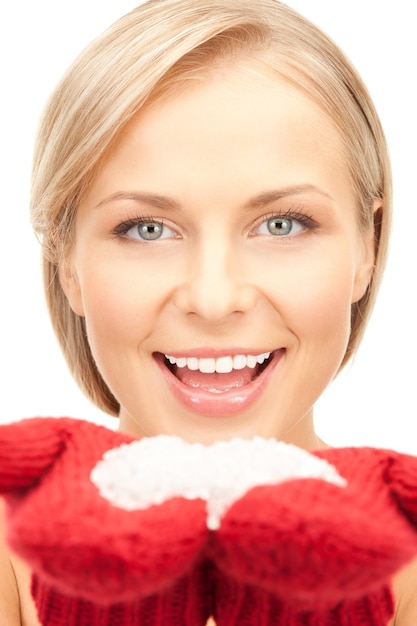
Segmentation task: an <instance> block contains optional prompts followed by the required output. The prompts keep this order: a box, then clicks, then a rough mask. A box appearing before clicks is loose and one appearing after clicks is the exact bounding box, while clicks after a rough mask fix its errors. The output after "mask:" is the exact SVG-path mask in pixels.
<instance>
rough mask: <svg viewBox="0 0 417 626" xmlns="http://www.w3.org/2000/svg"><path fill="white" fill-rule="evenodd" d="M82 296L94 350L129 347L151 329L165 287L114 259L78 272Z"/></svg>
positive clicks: (141, 271) (129, 265)
mask: <svg viewBox="0 0 417 626" xmlns="http://www.w3.org/2000/svg"><path fill="white" fill-rule="evenodd" d="M80 274H81V276H82V280H81V293H82V299H83V304H84V313H85V320H86V327H87V332H88V336H89V341H90V344H91V346H92V349H93V351H95V350H101V349H102V348H103V347H104V348H105V349H109V347H110V346H111V345H112V344H120V343H125V344H128V343H130V344H132V342H133V341H140V340H141V339H142V338H144V337H146V336H147V335H148V334H149V333H150V332H151V330H152V327H153V325H154V322H155V318H156V317H157V314H158V310H159V308H160V307H161V305H162V303H163V302H164V297H165V295H164V294H165V293H166V291H167V285H166V284H164V282H163V281H161V280H158V278H157V276H155V275H154V274H150V273H149V272H148V271H147V270H146V268H138V266H137V264H136V263H132V264H131V263H128V262H126V261H124V262H122V261H120V262H119V261H118V260H114V259H113V261H112V262H109V263H103V259H102V257H101V260H100V263H97V264H95V263H94V261H93V259H91V261H90V262H89V264H88V269H85V270H84V271H82V272H80Z"/></svg>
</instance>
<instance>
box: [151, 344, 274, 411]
mask: <svg viewBox="0 0 417 626" xmlns="http://www.w3.org/2000/svg"><path fill="white" fill-rule="evenodd" d="M211 352H212V353H213V354H210V355H209V354H208V352H205V353H204V356H206V357H207V356H214V351H211ZM199 353H200V354H201V351H199ZM177 354H178V353H175V354H174V355H173V356H176V357H177ZM215 354H216V356H221V355H220V354H219V352H218V351H216V353H215ZM227 354H230V352H228V353H227ZM236 354H237V353H236ZM239 354H248V352H246V351H245V352H239ZM284 354H285V349H280V350H275V351H274V352H273V356H272V360H271V362H270V363H269V364H268V367H266V369H265V370H263V372H261V373H260V374H259V376H257V377H256V378H255V379H254V380H252V381H251V382H250V383H249V384H248V385H244V386H243V387H239V388H238V389H231V390H229V391H225V392H224V393H220V394H213V393H211V392H209V391H207V390H205V389H196V388H191V387H189V386H188V385H185V384H184V383H182V382H181V381H180V380H178V378H176V376H174V374H173V373H172V372H171V371H170V370H169V369H168V367H167V366H166V365H165V363H164V357H163V355H162V354H158V353H155V355H154V358H155V362H156V363H157V365H158V367H159V369H160V370H161V373H162V375H163V376H164V380H165V381H166V383H167V385H168V387H169V388H170V390H171V392H172V393H173V394H174V396H175V398H176V399H177V400H178V401H179V402H180V403H181V404H182V405H183V406H184V407H185V408H187V409H189V410H191V411H193V412H194V413H198V414H200V415H205V416H213V417H222V416H228V415H236V414H237V413H239V412H241V411H244V410H245V409H247V408H248V407H249V406H250V405H252V404H253V403H254V402H256V400H257V399H258V398H259V396H260V395H261V394H262V392H263V391H264V389H265V387H266V386H267V384H268V382H269V380H270V378H271V376H272V374H273V372H274V370H275V368H276V367H277V365H278V363H279V362H280V360H281V358H282V356H283V355H284ZM178 356H179V354H178ZM187 356H196V355H192V354H191V353H190V352H187Z"/></svg>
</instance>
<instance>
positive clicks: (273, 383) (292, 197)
mask: <svg viewBox="0 0 417 626" xmlns="http://www.w3.org/2000/svg"><path fill="white" fill-rule="evenodd" d="M371 235H372V234H369V235H368V236H364V235H361V234H360V233H359V230H358V226H357V208H356V202H355V197H354V194H353V191H352V184H351V181H350V178H349V173H348V168H347V164H346V157H345V154H344V151H343V146H342V144H341V141H340V138H339V136H338V133H337V132H336V130H335V129H334V128H333V125H332V123H331V121H330V120H329V119H328V118H327V117H326V115H325V114H324V113H322V112H321V111H320V110H319V109H318V108H317V107H316V106H315V104H314V103H313V102H312V101H310V100H309V99H308V98H307V97H306V96H304V95H303V94H302V93H300V92H298V91H297V90H295V89H294V88H292V87H290V86H289V85H288V84H286V83H285V82H283V81H281V80H280V79H279V78H277V76H275V75H272V73H268V70H267V69H266V68H263V67H262V66H261V65H260V64H258V65H256V64H255V63H254V62H252V63H250V64H246V65H244V64H243V62H242V63H241V64H240V65H235V66H233V67H227V68H226V71H224V72H221V71H220V70H219V71H218V72H217V73H216V74H214V75H213V76H211V77H210V78H207V79H206V80H205V81H203V80H202V81H201V82H199V83H198V84H196V85H195V86H193V87H192V88H191V87H190V88H188V89H187V90H185V91H184V92H183V93H182V94H180V95H176V96H175V97H170V98H167V99H165V100H164V101H160V102H158V103H155V104H154V105H153V106H151V107H148V108H147V109H146V110H145V111H142V112H141V113H140V114H139V115H138V116H137V117H136V118H135V119H134V120H133V121H132V122H131V123H130V125H129V127H128V129H127V130H126V132H125V133H124V135H123V137H122V139H121V141H120V142H119V143H118V146H117V147H116V148H115V149H114V150H113V151H112V153H111V154H110V155H109V156H108V158H107V160H106V161H105V162H104V164H103V167H102V168H101V169H100V171H99V172H98V174H97V176H96V178H95V180H94V182H93V183H92V185H91V187H90V189H89V191H88V194H87V195H86V197H85V198H84V200H83V202H82V205H81V207H80V209H79V212H78V216H77V221H76V237H75V245H74V248H73V251H72V254H71V256H70V259H69V262H68V265H66V266H63V267H62V268H61V279H62V282H63V286H64V289H65V291H66V293H67V295H68V297H69V299H70V302H71V305H72V307H73V309H74V310H75V312H76V313H78V314H79V315H82V316H85V320H86V327H87V332H88V338H89V342H90V345H91V349H92V352H93V355H94V358H95V360H96V362H97V365H98V368H99V370H100V372H101V374H102V376H103V378H104V380H105V381H106V383H107V385H108V386H109V388H110V389H111V391H112V392H113V394H114V396H115V397H116V398H117V399H118V401H119V402H120V405H121V411H120V425H121V428H122V429H123V430H125V431H128V432H131V433H132V434H134V435H139V436H141V435H155V434H159V433H168V434H177V435H179V436H182V437H184V438H185V439H187V440H191V441H202V442H204V443H207V442H210V441H213V440H216V439H227V438H231V437H234V436H242V437H250V436H253V435H261V436H264V437H277V438H279V439H283V440H285V441H289V442H293V443H295V444H298V445H300V446H303V447H313V446H315V445H317V444H318V440H317V438H316V436H315V434H314V429H313V420H312V407H313V404H314V402H315V401H316V399H317V398H318V396H320V394H321V393H322V391H323V389H324V388H325V387H326V385H327V384H328V383H329V381H330V380H331V379H332V378H333V376H334V374H335V373H336V371H337V369H338V367H339V364H340V362H341V359H342V357H343V355H344V352H345V349H346V345H347V342H348V338H349V328H350V309H351V304H352V303H353V302H355V301H357V300H358V299H359V298H360V297H361V296H362V295H363V293H364V290H365V289H366V286H367V284H368V281H369V279H370V276H371V272H372V265H373V261H374V258H373V245H372V236H371Z"/></svg>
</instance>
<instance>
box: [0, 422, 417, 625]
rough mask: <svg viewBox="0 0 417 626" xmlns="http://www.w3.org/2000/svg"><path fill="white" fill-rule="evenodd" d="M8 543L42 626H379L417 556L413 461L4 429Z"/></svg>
mask: <svg viewBox="0 0 417 626" xmlns="http://www.w3.org/2000/svg"><path fill="white" fill-rule="evenodd" d="M0 493H4V494H6V502H7V504H8V527H9V542H10V544H11V546H12V547H13V549H14V550H15V551H16V552H17V553H18V554H19V555H20V556H21V557H23V558H24V559H26V561H27V562H28V563H29V565H30V566H31V568H32V570H33V572H34V576H33V586H32V591H33V595H34V597H35V601H36V603H37V606H38V610H39V615H40V619H41V622H42V623H43V624H44V625H45V626H87V624H88V625H89V626H113V625H115V624H117V625H118V626H119V625H120V626H134V625H139V626H144V625H145V626H162V624H164V625H168V624H169V626H175V625H176V624H181V625H182V626H191V625H193V626H199V625H201V626H203V625H204V624H205V623H206V621H207V618H208V617H209V615H211V614H212V615H214V617H215V620H216V623H217V626H253V625H254V624H258V625H259V626H334V625H335V624H338V625H342V624H346V625H349V626H362V625H364V624H367V625H368V626H383V625H384V624H387V623H388V620H389V618H390V616H391V615H392V612H393V600H392V595H391V591H390V581H391V578H392V576H393V574H394V573H395V572H396V571H397V570H398V569H400V568H401V567H402V566H404V565H405V564H406V563H407V562H408V561H410V560H411V559H412V558H413V557H414V556H416V555H417V533H416V526H417V460H416V459H415V458H413V457H410V456H407V455H401V454H398V453H395V452H389V451H381V450H375V449H372V448H356V449H355V448H348V449H335V450H323V451H319V452H315V453H312V454H310V453H308V452H306V451H303V450H300V449H299V448H295V447H294V446H288V445H286V444H283V443H279V442H276V441H272V440H261V439H259V438H256V439H255V440H252V441H243V440H235V441H231V442H218V443H215V444H213V445H212V446H207V447H206V446H201V445H198V444H193V445H191V444H186V443H185V442H182V441H181V440H179V439H177V438H175V437H154V438H148V439H143V440H141V441H134V440H133V439H132V438H130V437H127V436H125V435H121V434H119V433H115V432H113V431H110V430H107V429H105V428H103V427H99V426H95V425H93V424H89V423H87V422H82V421H79V420H70V419H68V418H63V419H34V420H26V421H24V422H21V423H17V424H11V425H8V426H2V427H0Z"/></svg>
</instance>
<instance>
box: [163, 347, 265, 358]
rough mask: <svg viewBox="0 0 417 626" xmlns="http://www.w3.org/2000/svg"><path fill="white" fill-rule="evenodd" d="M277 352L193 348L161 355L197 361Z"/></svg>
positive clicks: (250, 349)
mask: <svg viewBox="0 0 417 626" xmlns="http://www.w3.org/2000/svg"><path fill="white" fill-rule="evenodd" d="M276 350H277V349H271V348H265V349H263V348H259V349H256V350H254V349H253V348H224V349H221V350H215V349H213V348H192V349H190V350H181V351H180V352H179V351H176V350H167V351H166V352H160V353H159V354H162V355H163V356H166V355H169V356H173V357H175V358H176V359H180V358H184V357H185V358H188V357H195V358H197V359H207V358H208V359H209V358H212V359H219V358H221V357H223V356H237V355H240V354H243V355H253V356H258V355H260V354H265V353H266V352H268V353H271V354H272V353H273V352H276Z"/></svg>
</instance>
